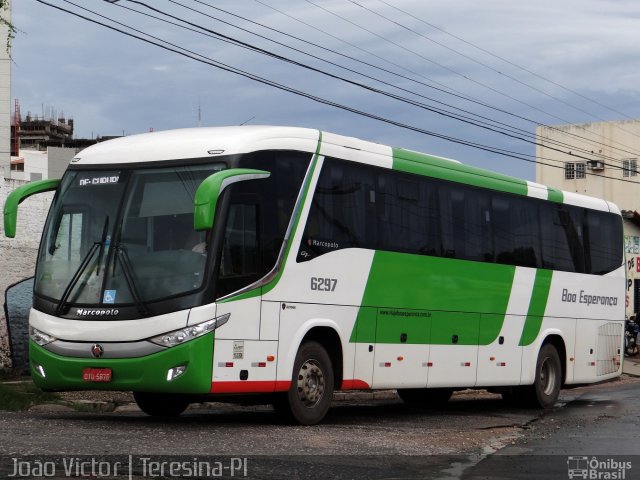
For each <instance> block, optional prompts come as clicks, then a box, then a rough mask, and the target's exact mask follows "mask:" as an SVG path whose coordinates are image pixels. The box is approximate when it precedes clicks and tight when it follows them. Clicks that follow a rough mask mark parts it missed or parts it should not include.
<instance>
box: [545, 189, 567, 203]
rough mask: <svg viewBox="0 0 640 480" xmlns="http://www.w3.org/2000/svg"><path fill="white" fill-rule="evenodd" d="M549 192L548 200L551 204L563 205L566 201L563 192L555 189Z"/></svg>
mask: <svg viewBox="0 0 640 480" xmlns="http://www.w3.org/2000/svg"><path fill="white" fill-rule="evenodd" d="M548 190H549V195H548V199H549V201H550V202H556V203H562V202H563V201H564V195H563V194H562V190H556V189H555V188H548Z"/></svg>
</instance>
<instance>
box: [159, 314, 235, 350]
mask: <svg viewBox="0 0 640 480" xmlns="http://www.w3.org/2000/svg"><path fill="white" fill-rule="evenodd" d="M230 316H231V314H230V313H227V314H226V315H222V316H221V317H217V318H214V319H212V320H207V321H206V322H202V323H199V324H197V325H192V326H190V327H186V328H181V329H180V330H174V331H173V332H168V333H164V334H162V335H158V336H157V337H152V338H150V339H149V341H151V342H153V343H155V344H158V345H162V346H163V347H175V346H176V345H180V344H182V343H185V342H188V341H189V340H193V339H194V338H198V337H201V336H202V335H205V334H207V333H209V332H212V331H214V330H215V329H216V328H218V327H219V326H221V325H224V324H225V323H227V321H228V320H229V317H230Z"/></svg>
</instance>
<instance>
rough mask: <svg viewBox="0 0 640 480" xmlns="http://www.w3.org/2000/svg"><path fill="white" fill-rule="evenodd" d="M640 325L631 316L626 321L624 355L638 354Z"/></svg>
mask: <svg viewBox="0 0 640 480" xmlns="http://www.w3.org/2000/svg"><path fill="white" fill-rule="evenodd" d="M639 332H640V325H638V323H637V322H636V320H635V319H633V318H630V319H627V320H625V322H624V355H625V357H633V356H634V355H637V354H638V333H639Z"/></svg>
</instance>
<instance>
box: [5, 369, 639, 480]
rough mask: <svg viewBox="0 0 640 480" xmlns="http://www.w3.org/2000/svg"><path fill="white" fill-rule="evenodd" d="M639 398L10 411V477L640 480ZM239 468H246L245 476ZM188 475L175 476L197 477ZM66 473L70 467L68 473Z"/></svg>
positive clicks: (622, 393) (625, 393) (610, 393)
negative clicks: (543, 409)
mask: <svg viewBox="0 0 640 480" xmlns="http://www.w3.org/2000/svg"><path fill="white" fill-rule="evenodd" d="M638 398H640V379H627V380H626V381H624V382H615V383H610V384H605V385H597V386H591V387H586V388H580V389H574V390H565V391H563V393H562V395H561V401H560V402H559V404H558V405H557V407H556V408H554V409H553V410H552V411H550V412H547V413H545V414H541V413H540V412H538V411H535V410H523V409H517V408H511V407H507V406H506V405H505V404H504V403H503V402H502V401H501V400H500V399H499V397H498V396H491V395H488V394H481V395H477V394H475V393H462V394H456V395H454V398H453V399H452V401H451V402H450V403H449V405H448V406H447V407H446V408H442V409H439V410H424V409H421V408H417V407H411V406H408V405H406V404H403V403H402V402H401V401H399V400H395V399H386V400H374V401H358V400H352V401H343V402H337V403H336V404H335V405H334V407H333V408H332V410H331V411H330V413H329V415H328V417H327V419H326V420H325V422H324V423H323V424H322V425H318V426H313V427H300V426H289V425H284V424H281V423H279V422H278V419H277V417H276V416H275V414H274V412H273V411H272V410H271V409H270V408H269V407H239V406H232V405H223V404H215V405H210V406H208V408H200V409H191V410H189V411H188V412H186V413H185V414H184V415H183V416H181V417H179V418H177V419H170V420H166V419H165V420H158V419H154V418H151V417H147V416H145V415H143V414H142V413H140V412H137V411H129V412H117V413H80V412H70V411H50V410H49V411H28V412H17V413H10V412H2V413H0V452H2V453H3V454H4V455H3V456H1V457H0V478H5V477H6V476H8V475H10V474H11V473H13V471H14V470H15V468H16V462H21V461H23V462H24V465H22V464H21V466H22V467H24V468H23V470H22V471H23V472H25V473H26V472H28V471H29V472H30V473H33V468H34V466H35V465H37V463H34V462H36V461H37V460H38V459H40V460H41V462H44V461H45V460H46V459H47V458H49V459H50V460H51V461H57V462H58V464H60V462H61V461H65V460H66V461H67V462H68V461H69V459H71V458H77V459H79V460H78V462H80V461H83V460H91V459H93V460H94V461H97V460H95V459H98V460H100V459H102V460H104V462H106V463H109V464H110V465H114V464H115V463H117V462H120V464H121V465H120V466H127V467H128V468H130V469H131V470H128V469H127V470H125V471H124V473H123V470H122V469H121V470H119V471H118V472H117V474H118V476H117V478H152V477H153V478H169V477H170V476H171V475H170V473H171V472H170V471H169V470H168V469H169V468H170V467H171V465H172V464H171V463H170V462H172V461H174V463H175V465H178V467H179V466H180V465H182V466H183V467H184V468H191V467H190V466H189V465H187V464H186V463H188V462H196V461H197V462H202V463H206V462H209V463H211V464H214V465H216V463H215V462H220V465H224V467H227V469H226V470H224V467H223V470H221V471H217V473H220V476H218V475H214V474H213V473H215V472H213V473H212V471H206V472H205V473H207V474H209V475H202V477H206V476H209V478H215V477H218V478H241V477H243V476H244V475H245V474H246V476H247V478H300V479H307V478H309V479H312V478H313V479H315V478H327V479H331V478H363V479H365V478H366V479H378V478H380V479H381V478H388V479H392V478H407V479H409V478H411V479H413V478H460V477H463V478H469V479H479V478H505V479H506V478H527V479H529V478H563V479H564V478H568V468H569V467H573V466H577V467H580V468H581V470H578V471H577V473H578V474H581V473H582V467H584V465H585V460H584V458H585V457H588V461H591V460H592V458H593V457H594V456H597V458H598V459H602V461H609V463H608V464H607V465H600V467H599V468H600V471H604V470H605V467H606V466H613V467H615V466H617V464H614V463H612V461H610V459H613V458H614V457H615V458H617V459H621V460H624V461H625V462H626V461H630V462H632V464H633V466H635V469H634V468H625V469H624V470H625V472H624V473H625V477H618V478H640V456H638V457H633V455H635V454H637V453H638V452H640V430H639V429H638V423H640V420H639V419H640V401H638ZM151 456H153V459H152V460H144V459H145V458H150V457H151ZM176 456H182V457H176ZM569 457H571V459H570V458H569ZM14 459H17V460H14ZM568 461H570V463H569V464H568V463H567V462H568ZM145 462H146V463H145ZM153 462H155V463H153ZM163 462H164V463H163ZM180 462H182V463H180ZM185 462H186V463H185ZM232 462H240V463H236V464H234V465H235V466H237V467H240V469H239V470H236V471H234V472H233V473H234V476H233V477H231V470H230V465H231V464H232ZM132 464H133V466H132ZM183 464H184V465H183ZM175 465H174V466H175ZM594 465H595V464H594ZM66 466H67V467H68V465H66ZM152 466H155V467H157V468H156V470H153V469H151V467H152ZM625 466H626V465H625ZM94 467H95V466H94ZM164 467H166V469H164V470H163V468H164ZM184 468H183V469H182V470H180V468H178V469H177V470H174V472H173V473H181V474H183V475H185V474H187V473H189V474H191V473H193V472H192V471H191V470H184ZM29 469H31V470H29ZM36 473H37V472H36ZM63 473H65V472H64V470H63V469H62V466H60V465H59V468H58V470H56V474H57V475H61V477H60V478H65V475H62V474H63ZM85 473H90V474H91V473H92V474H93V475H94V477H98V478H100V477H102V478H115V475H113V474H114V471H113V470H111V471H107V470H103V472H102V473H105V474H106V473H109V474H110V475H111V476H106V475H102V474H101V472H95V471H94V472H91V471H89V472H85ZM574 473H575V472H574ZM605 473H607V472H605ZM129 474H131V477H129ZM634 475H638V476H634ZM186 476H191V477H192V478H195V477H194V476H193V475H186ZM578 478H581V477H578ZM582 478H595V477H582ZM599 478H616V477H611V476H609V477H604V476H601V477H599Z"/></svg>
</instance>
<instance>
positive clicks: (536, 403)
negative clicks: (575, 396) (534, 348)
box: [514, 343, 562, 410]
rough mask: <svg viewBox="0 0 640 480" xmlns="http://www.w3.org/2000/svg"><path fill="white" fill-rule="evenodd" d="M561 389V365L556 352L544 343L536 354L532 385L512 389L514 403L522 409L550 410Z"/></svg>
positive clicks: (551, 346) (550, 345)
mask: <svg viewBox="0 0 640 480" xmlns="http://www.w3.org/2000/svg"><path fill="white" fill-rule="evenodd" d="M561 387H562V364H561V363H560V355H558V350H556V347H554V346H553V345H552V344H550V343H546V344H544V345H543V346H542V348H541V349H540V353H538V361H537V362H536V375H535V379H534V381H533V385H528V386H525V387H517V388H516V389H514V393H515V395H514V397H515V400H516V403H517V404H519V405H521V406H523V407H531V408H542V409H545V410H547V409H549V408H552V407H553V406H554V405H555V403H556V401H557V400H558V396H559V395H560V388H561Z"/></svg>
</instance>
